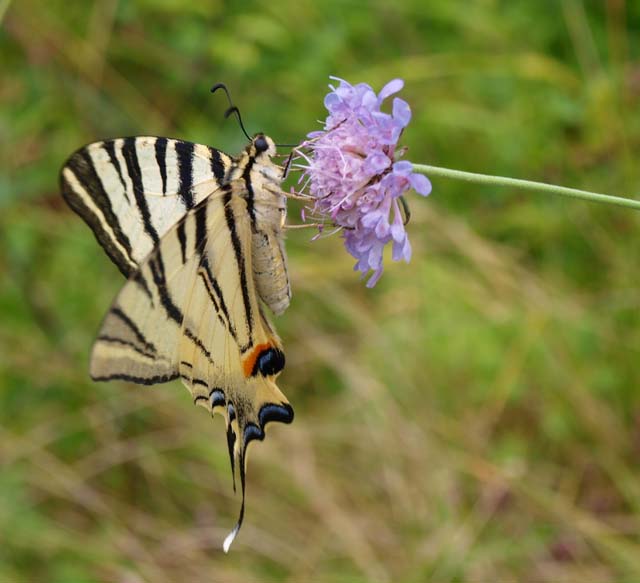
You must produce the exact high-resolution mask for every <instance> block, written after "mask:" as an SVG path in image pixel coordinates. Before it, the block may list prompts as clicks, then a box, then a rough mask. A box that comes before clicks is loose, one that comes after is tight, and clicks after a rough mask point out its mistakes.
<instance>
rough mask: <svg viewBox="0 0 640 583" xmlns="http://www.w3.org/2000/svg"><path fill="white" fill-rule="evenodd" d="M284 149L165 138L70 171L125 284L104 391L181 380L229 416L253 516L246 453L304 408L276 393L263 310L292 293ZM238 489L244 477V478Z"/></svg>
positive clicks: (71, 164) (78, 204)
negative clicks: (224, 148) (227, 148)
mask: <svg viewBox="0 0 640 583" xmlns="http://www.w3.org/2000/svg"><path fill="white" fill-rule="evenodd" d="M274 154H275V145H274V143H273V141H272V140H271V139H270V138H268V137H267V136H264V135H263V134H258V135H256V136H255V137H254V138H253V139H252V140H251V142H250V143H249V145H248V146H247V148H246V149H245V150H244V151H243V152H241V153H240V154H239V155H238V156H237V157H230V156H228V155H226V154H224V153H222V152H220V151H219V150H216V149H214V148H210V147H208V146H203V145H200V144H191V143H189V142H183V141H180V140H171V139H167V138H153V137H138V138H122V139H116V140H108V141H105V142H98V143H95V144H91V145H89V146H86V147H85V148H82V149H80V150H78V152H76V153H75V154H74V155H72V156H71V158H70V159H69V160H68V161H67V163H66V164H65V166H64V167H63V169H62V172H61V188H62V192H63V196H64V197H65V199H66V200H67V202H68V203H69V205H70V206H71V207H72V208H73V209H74V210H75V211H76V212H77V213H78V214H79V215H80V216H81V217H82V218H83V219H84V220H85V221H86V222H87V224H88V225H89V226H90V227H91V229H92V230H93V232H94V234H95V236H96V238H97V239H98V242H99V243H100V244H101V245H102V247H103V248H104V249H105V251H106V252H107V254H108V255H109V256H110V257H111V259H112V260H113V261H114V263H115V264H116V265H117V266H118V268H119V269H120V271H122V273H123V274H124V275H125V276H127V278H128V280H127V283H126V284H125V286H124V287H123V288H122V290H121V291H120V293H119V294H118V295H117V297H116V299H115V301H114V303H113V305H112V306H111V308H110V310H109V311H108V312H107V315H106V316H105V318H104V320H103V323H102V326H101V329H100V332H99V334H98V337H97V340H96V342H95V343H94V346H93V349H92V353H91V362H90V374H91V376H92V378H94V379H95V380H101V381H106V380H126V381H131V382H136V383H140V384H155V383H161V382H166V381H169V380H173V379H177V378H180V379H181V380H182V382H183V383H184V384H185V385H186V386H187V388H188V389H189V390H190V392H191V394H192V396H193V399H194V402H195V403H196V404H198V405H200V406H203V407H205V408H207V409H208V410H209V411H211V412H212V413H219V414H221V415H222V416H223V417H224V418H225V421H226V425H227V444H228V448H229V456H230V459H231V467H232V473H234V476H235V467H236V462H237V464H238V469H239V472H240V479H241V485H242V495H243V499H242V507H241V511H240V518H239V520H238V524H237V525H236V528H235V529H234V531H233V532H232V534H231V535H230V537H229V538H228V539H227V541H225V550H226V549H228V546H229V545H230V543H231V541H232V540H233V537H235V534H237V532H238V530H239V528H240V525H241V523H242V519H243V516H244V486H245V461H246V451H247V446H248V445H249V443H250V442H251V441H253V440H262V439H263V438H264V435H265V434H264V430H265V426H266V424H267V423H269V422H270V421H280V422H285V423H289V422H291V421H292V419H293V410H292V408H291V406H290V405H289V403H288V401H287V399H286V397H285V396H284V395H283V394H282V392H281V391H280V389H279V388H278V387H277V385H276V378H277V376H278V375H279V374H280V372H281V370H282V369H283V367H284V362H285V358H284V352H283V349H282V344H281V341H280V339H279V338H278V336H277V334H276V332H275V330H274V328H273V326H272V325H271V323H270V322H269V320H268V319H267V317H266V315H265V313H264V311H263V307H262V305H261V302H263V303H264V304H265V305H266V306H268V307H269V308H270V309H271V310H272V311H273V312H274V313H275V314H280V313H282V312H283V311H284V310H285V309H286V308H287V306H288V305H289V300H290V296H291V292H290V285H289V278H288V275H287V269H286V255H285V250H284V241H283V234H282V229H283V226H284V221H285V218H286V196H285V195H284V193H283V192H282V189H281V182H282V169H281V168H280V167H278V166H277V165H276V164H274V163H273V161H272V159H271V158H272V156H273V155H274ZM234 484H235V478H234Z"/></svg>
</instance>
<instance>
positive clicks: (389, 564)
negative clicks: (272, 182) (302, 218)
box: [0, 0, 640, 583]
mask: <svg viewBox="0 0 640 583" xmlns="http://www.w3.org/2000/svg"><path fill="white" fill-rule="evenodd" d="M0 18H1V24H0V26H1V28H0V72H1V77H0V116H1V117H0V151H1V156H2V157H1V161H2V164H1V172H0V274H1V275H0V351H1V352H0V464H1V471H0V541H1V543H0V581H55V582H58V581H60V582H63V581H64V582H67V581H126V582H139V581H145V582H146V581H152V582H154V583H158V582H160V583H161V582H173V581H224V582H236V581H238V582H240V581H243V582H244V581H291V582H293V581H296V582H297V581H310V580H313V581H331V582H334V581H335V582H347V581H349V582H350V581H408V582H422V581H429V580H433V581H498V580H500V581H507V580H518V581H553V582H558V581H567V582H575V581H587V582H589V581H598V582H607V581H616V582H617V581H629V582H632V581H639V580H640V464H639V461H640V394H639V392H638V384H639V381H640V368H639V367H638V361H639V357H640V293H639V292H640V289H639V288H640V286H639V283H638V259H639V257H640V234H639V233H638V225H639V224H640V221H639V219H640V216H639V215H638V214H634V212H633V211H630V210H624V209H620V208H613V207H605V206H598V205H594V204H589V203H584V202H578V201H570V200H564V199H558V198H553V197H550V196H548V195H536V194H530V193H529V194H522V193H518V192H515V191H509V190H505V189H495V188H490V187H486V186H484V187H480V186H473V185H469V184H464V183H456V182H453V181H450V180H444V179H438V180H433V182H434V191H433V194H432V195H431V197H430V198H428V199H426V200H423V199H421V198H419V197H417V196H416V197H412V203H413V204H412V212H413V217H412V221H411V223H410V225H409V233H410V237H411V239H412V243H413V248H414V258H413V261H412V263H411V264H410V265H406V264H394V265H391V264H389V265H388V268H387V270H386V273H385V275H384V276H383V278H382V281H381V282H380V283H379V284H378V286H377V287H376V288H375V289H374V290H367V289H365V287H364V285H363V283H362V282H360V281H358V279H357V277H356V274H354V273H353V272H352V271H351V268H352V263H353V261H352V259H351V258H350V257H348V256H347V255H346V253H345V252H344V251H343V249H342V247H341V242H340V240H339V238H337V237H336V238H333V239H324V240H320V241H317V242H315V243H310V242H309V239H310V237H311V235H312V234H313V233H312V232H311V231H304V230H303V231H294V232H291V233H290V234H289V236H288V250H289V255H290V273H291V276H292V281H293V287H294V297H293V302H292V305H291V307H290V309H289V310H288V311H287V313H286V314H285V315H284V316H283V317H281V318H279V319H278V320H277V326H278V330H279V332H280V334H281V336H282V338H283V341H284V343H285V346H286V349H287V368H286V370H285V371H284V373H283V374H282V376H281V377H280V383H279V384H280V386H281V387H282V388H283V390H284V392H285V393H286V394H287V396H288V397H289V399H290V401H291V402H292V404H293V405H294V407H295V410H296V420H295V422H294V424H293V425H292V426H288V427H287V426H276V427H274V428H273V429H272V430H271V431H270V437H269V439H268V440H267V441H265V443H263V444H260V445H259V446H257V447H255V448H253V451H252V455H251V460H250V464H249V475H248V506H247V518H246V521H245V526H244V528H243V530H242V532H241V534H240V536H239V538H238V540H237V541H236V543H235V544H234V548H233V549H232V552H231V553H230V555H228V556H224V555H223V554H222V552H221V550H220V546H221V541H222V539H223V537H224V536H225V534H226V533H227V532H228V531H229V529H230V528H231V527H232V526H233V524H234V521H235V518H236V516H237V511H238V507H239V498H238V497H237V496H235V497H234V495H233V492H232V488H231V480H230V476H229V470H228V458H227V453H226V444H225V439H224V431H223V422H222V420H221V419H220V418H217V417H216V418H215V420H214V421H213V422H212V421H211V419H210V418H209V417H208V416H207V415H206V414H205V413H204V412H203V411H202V410H201V409H196V408H195V407H194V406H193V405H192V403H191V399H190V398H189V395H188V393H187V392H186V391H185V389H183V388H182V387H181V386H180V385H179V384H178V383H170V384H167V385H160V386H156V387H137V386H133V385H126V384H123V383H111V384H94V383H92V382H91V381H90V379H89V378H88V372H87V358H88V352H89V348H90V346H91V342H92V339H93V336H94V334H95V333H96V331H97V328H98V325H99V323H100V320H101V318H102V315H103V314H104V312H105V311H106V309H107V307H108V305H109V303H110V301H111V299H112V297H113V295H114V294H115V293H116V291H117V290H118V289H119V287H120V286H121V284H122V283H123V282H122V280H121V277H120V274H119V273H118V272H117V270H116V269H115V267H114V266H113V265H111V263H110V262H109V260H108V259H107V258H106V256H104V254H103V252H102V250H101V249H100V248H99V247H98V245H97V244H96V242H95V240H94V238H93V235H92V234H91V233H90V231H89V230H88V229H87V227H86V226H85V225H84V224H83V223H82V221H81V220H80V219H79V218H78V217H76V216H75V215H73V214H72V213H71V211H69V210H68V209H67V208H66V207H65V205H64V203H63V201H62V200H61V197H60V196H59V193H58V185H57V174H58V171H59V168H60V166H61V165H62V163H63V162H64V160H65V159H66V157H67V156H68V155H69V154H70V153H71V152H72V151H73V150H75V149H76V148H77V147H79V146H81V145H82V144H84V143H87V142H91V141H95V140H98V139H102V138H106V137H112V136H121V135H135V134H146V135H169V136H172V137H180V138H183V139H187V140H192V141H196V142H202V143H206V144H209V145H212V146H216V147H218V148H221V149H223V150H225V151H228V152H231V153H234V152H237V151H239V150H240V149H241V148H242V147H243V145H244V143H245V139H244V138H243V136H242V134H241V133H240V131H239V129H238V127H237V124H236V123H234V122H233V121H232V120H227V121H225V120H224V119H223V118H222V114H223V112H224V110H225V109H226V102H225V100H224V99H223V96H222V95H214V96H211V95H210V94H209V87H210V86H211V85H212V84H213V83H215V82H218V81H224V82H226V83H227V84H228V86H229V87H230V88H231V90H232V93H233V95H234V99H235V101H236V102H237V104H238V105H239V106H240V108H241V110H242V112H243V115H244V118H245V123H246V125H247V126H248V128H249V131H251V132H255V131H258V130H262V131H265V132H266V133H268V134H270V135H271V136H273V137H274V138H275V139H276V140H277V141H280V142H285V143H291V142H296V141H298V140H299V139H301V137H302V136H303V135H304V134H306V133H307V132H309V131H312V130H314V129H317V128H318V124H317V121H316V120H318V119H322V118H323V117H324V115H325V113H324V110H323V107H322V99H323V96H324V94H325V92H326V85H327V83H328V76H329V75H337V76H340V77H343V78H345V79H347V80H349V81H351V82H353V83H356V82H360V81H365V82H368V83H370V84H371V85H373V86H374V87H375V88H376V89H378V90H379V89H380V88H381V87H382V86H383V85H384V83H386V82H387V81H388V80H389V79H391V78H394V77H402V78H404V79H405V80H406V87H405V89H404V91H403V93H402V96H403V97H404V98H405V99H407V100H408V101H409V103H410V104H411V105H412V110H413V115H414V118H413V121H412V123H411V125H410V126H409V128H408V129H407V131H406V132H405V135H404V138H403V141H404V144H405V145H407V146H408V147H409V154H408V156H407V157H408V158H409V159H410V160H413V161H415V162H422V163H427V164H435V165H442V166H448V167H453V168H459V169H464V170H470V171H476V172H486V173H495V174H505V175H510V176H515V177H521V178H529V179H534V180H543V181H547V182H553V183H557V184H564V185H566V186H574V187H577V188H585V189H589V190H595V191H598V192H606V193H610V194H618V195H626V196H636V197H638V196H640V186H639V184H640V166H639V165H638V164H637V152H638V149H639V147H640V107H639V105H640V60H639V59H640V50H639V47H638V33H639V32H640V4H639V3H637V2H626V1H625V0H600V1H595V0H594V1H593V2H586V1H582V0H558V1H552V0H540V1H534V0H528V1H524V0H502V1H499V0H476V1H469V2H452V1H450V0H432V1H431V2H428V3H427V2H424V0H405V1H403V2H388V1H382V0H374V1H371V2H358V1H348V2H338V1H337V0H325V1H324V2H312V1H309V0H295V1H294V0H271V1H269V2H266V1H264V0H263V1H260V2H255V1H248V2H236V3H223V2H216V1H212V2H203V1H201V0H161V1H160V0H153V1H152V0H140V1H138V2H124V1H119V0H93V1H90V0H87V1H82V2H73V3H72V2H66V1H62V0H47V1H44V0H15V1H13V2H11V1H10V0H9V1H8V0H3V1H0ZM299 210H300V208H299V206H296V205H295V204H292V205H291V211H290V217H291V219H292V221H293V222H296V221H297V220H298V215H299Z"/></svg>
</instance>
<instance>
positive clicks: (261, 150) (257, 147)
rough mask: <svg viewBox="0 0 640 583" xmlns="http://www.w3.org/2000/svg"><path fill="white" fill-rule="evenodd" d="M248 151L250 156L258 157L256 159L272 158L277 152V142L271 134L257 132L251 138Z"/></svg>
mask: <svg viewBox="0 0 640 583" xmlns="http://www.w3.org/2000/svg"><path fill="white" fill-rule="evenodd" d="M248 151H249V156H251V157H253V158H256V160H260V159H263V160H264V158H271V156H273V155H274V154H275V153H276V144H275V142H274V141H273V140H272V139H271V138H270V137H269V136H265V135H264V134H256V135H255V136H253V138H252V139H251V143H250V144H249V147H248Z"/></svg>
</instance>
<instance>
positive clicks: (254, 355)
mask: <svg viewBox="0 0 640 583" xmlns="http://www.w3.org/2000/svg"><path fill="white" fill-rule="evenodd" d="M267 348H271V344H269V343H268V342H267V343H265V344H258V346H256V347H255V348H254V349H253V350H252V351H251V353H250V354H249V356H247V358H245V360H244V362H243V363H242V368H243V371H244V376H245V377H247V378H248V377H250V376H251V373H252V372H253V367H254V366H255V365H256V360H258V356H260V354H261V353H262V351H263V350H267Z"/></svg>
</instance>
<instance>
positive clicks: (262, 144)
mask: <svg viewBox="0 0 640 583" xmlns="http://www.w3.org/2000/svg"><path fill="white" fill-rule="evenodd" d="M253 143H254V145H255V147H256V150H257V151H258V152H266V151H267V150H268V149H269V144H268V143H267V140H266V139H265V137H264V136H260V137H259V138H256V141H255V142H253Z"/></svg>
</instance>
